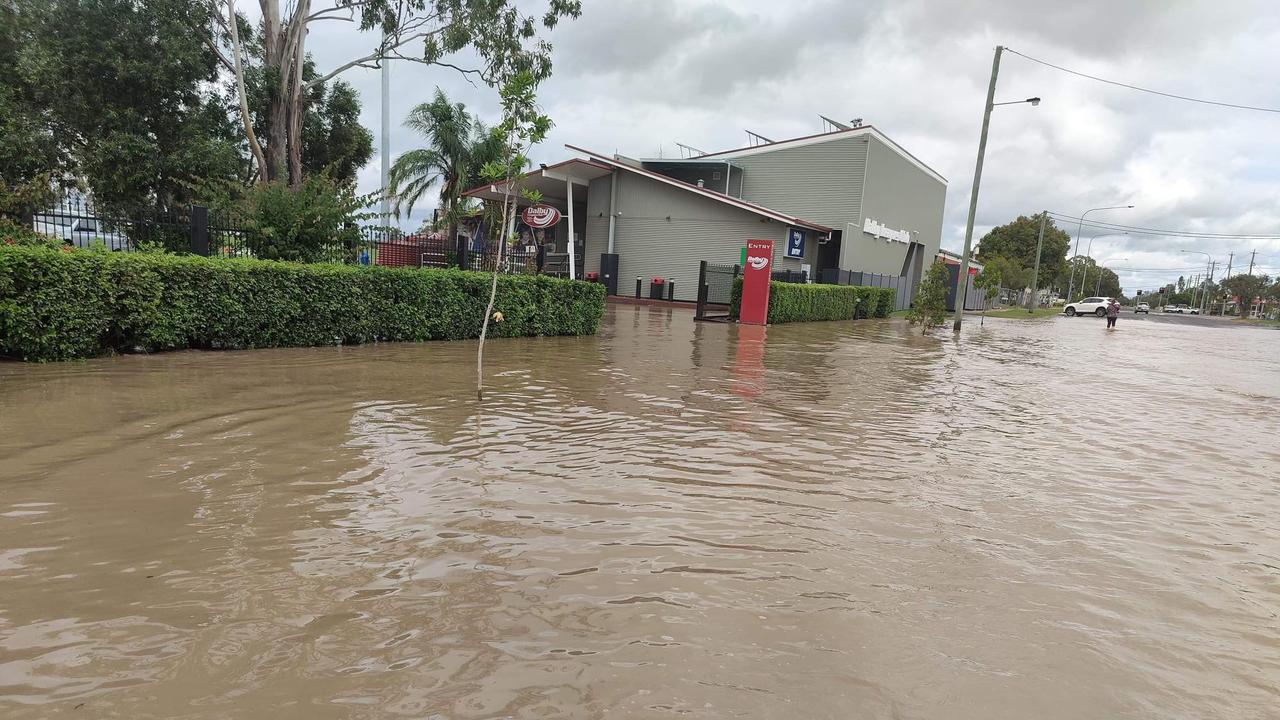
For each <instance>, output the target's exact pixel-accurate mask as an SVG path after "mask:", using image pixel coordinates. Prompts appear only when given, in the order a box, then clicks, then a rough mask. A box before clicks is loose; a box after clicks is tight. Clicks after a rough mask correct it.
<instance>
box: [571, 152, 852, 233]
mask: <svg viewBox="0 0 1280 720" xmlns="http://www.w3.org/2000/svg"><path fill="white" fill-rule="evenodd" d="M565 147H567V148H569V149H570V150H573V151H575V152H580V153H582V154H584V155H589V156H590V157H591V161H592V162H595V163H599V164H603V165H608V166H610V167H612V168H616V169H618V170H621V171H623V172H629V173H635V174H636V175H640V176H642V177H646V178H649V179H650V180H654V181H656V182H659V183H662V184H664V185H669V186H671V187H674V188H677V189H679V190H684V191H686V192H692V193H696V194H698V195H702V196H704V197H708V198H711V199H712V200H715V201H717V202H721V203H724V204H725V205H730V206H732V207H736V208H738V209H740V210H747V211H749V212H753V213H755V214H757V215H759V216H761V217H766V218H769V219H771V220H777V221H778V222H781V223H786V224H788V225H795V226H797V227H804V228H809V229H810V230H817V231H818V232H823V233H829V232H832V228H829V227H827V226H826V225H821V224H819V223H816V222H812V221H809V220H804V219H802V218H798V217H796V216H794V215H788V214H786V213H783V212H779V211H777V210H774V209H772V208H767V207H765V206H763V205H759V204H756V203H753V202H748V201H746V200H739V199H738V198H735V197H730V196H729V195H725V194H724V193H720V192H716V191H715V190H712V189H710V188H702V187H698V186H697V185H692V184H690V183H687V182H684V181H683V180H676V179H675V178H672V177H667V176H666V175H662V174H661V173H656V172H653V171H652V170H646V169H644V168H638V167H634V166H632V165H629V164H627V163H624V162H620V161H618V160H615V159H613V158H611V157H609V156H608V155H604V154H602V153H598V152H593V151H591V150H586V149H583V148H580V147H575V146H573V145H565Z"/></svg>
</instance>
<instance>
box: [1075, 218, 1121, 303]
mask: <svg viewBox="0 0 1280 720" xmlns="http://www.w3.org/2000/svg"><path fill="white" fill-rule="evenodd" d="M1128 234H1129V233H1127V232H1123V233H1110V234H1107V233H1103V234H1102V235H1094V236H1093V237H1091V238H1089V246H1088V249H1086V250H1085V251H1084V256H1085V257H1086V258H1088V259H1093V241H1094V240H1097V239H1098V238H1100V237H1113V236H1114V237H1119V236H1121V235H1128ZM1088 280H1089V266H1088V265H1085V266H1084V276H1083V277H1081V278H1080V292H1081V294H1083V293H1084V284H1085V283H1086V282H1087V281H1088ZM1098 282H1099V283H1101V282H1102V268H1101V267H1099V268H1098ZM1093 294H1094V295H1097V294H1098V291H1097V290H1094V291H1093ZM1067 298H1068V299H1067V302H1071V299H1070V298H1071V294H1070V293H1068V294H1067Z"/></svg>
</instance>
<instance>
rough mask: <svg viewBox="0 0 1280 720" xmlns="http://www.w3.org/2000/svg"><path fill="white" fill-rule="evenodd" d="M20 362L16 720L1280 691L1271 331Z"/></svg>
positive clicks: (917, 706)
mask: <svg viewBox="0 0 1280 720" xmlns="http://www.w3.org/2000/svg"><path fill="white" fill-rule="evenodd" d="M950 337H951V336H950V333H949V332H947V331H943V332H939V334H938V336H937V337H934V338H922V337H920V336H918V335H917V334H915V333H914V332H913V331H910V330H908V328H907V327H906V326H905V324H903V323H901V322H900V321H862V322H858V323H853V324H849V323H843V324H835V323H830V324H828V323H822V324H809V325H793V326H782V327H774V328H769V329H768V330H767V339H762V338H761V333H760V331H758V330H756V331H752V330H751V329H746V328H741V329H740V328H736V327H733V326H728V325H718V324H696V323H694V322H693V320H692V318H691V316H690V314H689V313H687V312H685V311H674V312H673V311H670V310H651V309H648V308H643V307H628V306H623V307H613V308H610V309H609V311H608V317H607V319H606V324H605V327H604V330H603V331H602V333H601V334H600V336H599V337H596V338H575V339H569V338H561V339H527V340H510V341H497V342H494V343H493V344H492V345H491V346H490V348H489V351H488V352H487V353H486V360H487V362H488V363H489V366H488V369H489V371H490V373H491V379H490V381H489V387H490V391H489V395H488V397H487V399H486V401H485V402H484V403H483V404H477V402H476V401H475V399H474V397H473V390H472V387H473V382H474V378H473V375H472V373H473V368H474V366H473V359H474V350H475V346H474V345H473V344H472V343H434V344H422V345H400V344H396V345H382V346H370V347H350V348H320V349H296V350H294V349H290V350H265V351H257V352H235V353H230V352H229V353H198V352H191V353H173V354H162V355H155V356H150V357H144V356H130V357H118V358H110V359H103V360H95V361H92V362H87V363H80V364H51V365H44V366H37V365H20V364H16V363H6V364H3V365H0V409H2V411H3V414H2V415H0V717H4V718H45V717H86V718H88V717H93V718H106V717H112V718H246V719H247V718H264V717H266V718H394V717H407V718H499V717H501V718H506V717H513V718H605V717H608V718H661V717H667V716H679V717H692V718H728V717H749V718H806V719H807V718H841V719H844V718H948V719H957V718H958V719H968V718H972V719H975V720H977V719H981V720H992V719H999V718H1009V719H1014V718H1017V719H1024V718H1041V719H1043V718H1063V719H1066V718H1071V719H1073V720H1076V719H1080V718H1153V719H1155V718H1160V719H1162V720H1163V719H1167V718H1197V719H1199V720H1203V719H1206V718H1231V719H1233V720H1238V719H1241V718H1276V717H1280V492H1278V490H1280V486H1278V483H1280V440H1278V438H1280V435H1278V434H1277V433H1278V431H1280V424H1278V422H1277V410H1278V409H1280V332H1276V331H1271V330H1265V329H1254V328H1229V327H1225V326H1222V327H1209V326H1199V325H1196V326H1192V325H1186V324H1177V323H1154V322H1150V323H1143V322H1138V321H1129V319H1128V318H1123V319H1122V320H1121V323H1120V328H1119V330H1118V331H1116V332H1111V333H1108V332H1105V331H1104V330H1103V329H1102V323H1100V322H1096V321H1094V320H1093V319H1075V320H1068V319H1064V318H1049V319H1046V320H1039V321H1022V322H1018V321H1008V320H994V319H993V320H988V321H987V322H986V325H985V327H983V328H980V327H978V323H977V322H976V318H975V319H974V321H972V322H970V323H969V325H968V326H967V327H966V331H965V334H964V338H963V340H962V341H961V342H959V343H956V342H953V341H952V340H951V339H950Z"/></svg>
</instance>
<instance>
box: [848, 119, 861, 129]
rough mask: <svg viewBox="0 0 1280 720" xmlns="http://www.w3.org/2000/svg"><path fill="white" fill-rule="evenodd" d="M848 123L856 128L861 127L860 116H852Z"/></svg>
mask: <svg viewBox="0 0 1280 720" xmlns="http://www.w3.org/2000/svg"><path fill="white" fill-rule="evenodd" d="M849 124H850V125H852V126H854V127H856V128H859V127H862V118H854V119H852V120H850V121H849Z"/></svg>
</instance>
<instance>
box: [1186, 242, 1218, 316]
mask: <svg viewBox="0 0 1280 720" xmlns="http://www.w3.org/2000/svg"><path fill="white" fill-rule="evenodd" d="M1178 252H1184V253H1195V254H1196V255H1203V256H1205V258H1206V260H1205V268H1208V267H1209V266H1210V264H1212V263H1213V256H1212V255H1210V254H1209V253H1207V252H1205V251H1203V250H1179V251H1178ZM1204 276H1205V277H1206V278H1208V277H1209V273H1208V272H1206V273H1205V275H1204ZM1197 289H1199V290H1200V293H1201V297H1200V301H1201V302H1202V301H1203V300H1204V296H1203V294H1202V293H1203V291H1204V290H1205V288H1204V287H1202V286H1201V285H1200V275H1199V274H1197V275H1196V282H1195V284H1194V285H1192V286H1191V306H1192V307H1195V308H1199V307H1200V303H1199V302H1197V301H1196V295H1197V292H1196V291H1197Z"/></svg>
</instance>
